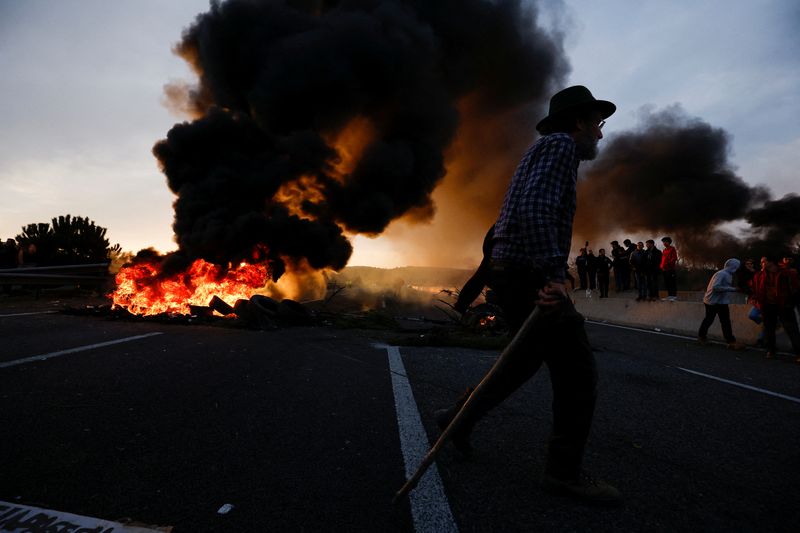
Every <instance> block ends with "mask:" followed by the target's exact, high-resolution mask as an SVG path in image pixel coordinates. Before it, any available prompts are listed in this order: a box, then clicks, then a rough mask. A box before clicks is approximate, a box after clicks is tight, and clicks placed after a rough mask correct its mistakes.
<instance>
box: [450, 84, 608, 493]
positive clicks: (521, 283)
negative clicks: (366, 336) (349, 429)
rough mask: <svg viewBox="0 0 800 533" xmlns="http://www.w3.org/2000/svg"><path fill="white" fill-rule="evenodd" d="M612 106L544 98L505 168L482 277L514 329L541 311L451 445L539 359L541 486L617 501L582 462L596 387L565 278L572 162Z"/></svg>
mask: <svg viewBox="0 0 800 533" xmlns="http://www.w3.org/2000/svg"><path fill="white" fill-rule="evenodd" d="M615 109H616V106H614V104H612V103H611V102H606V101H602V100H596V99H595V98H594V96H592V94H591V92H590V91H589V89H587V88H586V87H583V86H579V85H578V86H573V87H569V88H567V89H564V90H563V91H560V92H558V93H556V94H555V95H554V96H553V97H552V98H551V100H550V110H549V114H548V116H547V117H545V118H544V119H543V120H541V121H540V122H539V124H538V125H537V127H536V129H537V130H538V131H539V133H541V134H542V137H541V138H540V139H539V140H538V141H536V142H535V143H534V144H533V145H532V146H531V147H530V148H529V149H528V151H527V152H526V153H525V155H524V156H523V158H522V160H521V161H520V163H519V166H518V167H517V170H516V172H515V173H514V176H513V178H512V179H511V183H510V185H509V187H508V190H507V192H506V195H505V198H504V200H503V205H502V208H501V210H500V215H499V217H498V219H497V223H496V225H495V234H494V247H493V249H492V266H491V274H490V283H489V286H490V287H491V288H492V290H493V291H494V292H495V294H496V296H497V301H498V303H499V305H500V307H501V308H502V310H503V313H504V316H505V317H506V320H507V321H508V324H509V327H510V330H511V334H516V333H517V332H518V331H519V330H520V328H521V327H522V325H523V323H524V322H525V320H526V319H527V317H528V316H529V315H530V314H531V312H532V311H533V309H534V308H535V307H540V308H541V310H542V311H543V315H542V316H541V318H540V320H539V321H538V322H536V323H535V324H534V325H533V327H532V328H531V329H530V330H529V331H527V332H526V334H525V336H524V337H523V338H521V339H517V341H518V342H519V343H520V344H519V345H518V346H519V347H518V349H516V350H514V351H513V352H509V353H507V354H506V358H507V359H506V360H505V361H506V363H505V365H504V366H503V367H501V370H500V371H499V372H497V373H496V374H494V376H493V379H491V380H489V381H488V382H485V383H483V384H482V387H481V391H482V394H481V395H480V396H478V397H475V398H473V399H472V401H470V406H471V407H472V409H471V410H470V411H469V413H468V414H466V416H465V417H464V419H462V421H461V422H460V423H459V426H458V427H457V428H455V429H454V431H453V439H452V442H453V444H454V445H455V447H456V449H457V450H458V451H459V452H461V453H463V454H465V455H468V454H470V453H471V450H472V448H471V446H470V442H469V439H470V435H471V433H472V430H473V428H474V426H475V424H476V423H477V422H478V421H479V420H480V419H481V418H482V417H483V416H485V415H486V414H487V413H488V412H489V411H490V410H491V409H493V408H494V407H496V406H497V405H499V404H500V403H502V402H503V401H504V400H505V399H506V398H507V397H508V396H509V395H511V394H512V393H513V392H514V391H516V390H517V389H518V388H519V387H520V386H522V385H523V384H524V383H526V382H527V381H528V380H529V379H530V378H531V377H533V376H534V375H535V374H536V372H537V371H538V370H539V368H540V367H541V365H542V363H545V364H547V366H548V369H549V376H550V380H551V383H552V387H553V404H552V408H553V427H552V433H551V437H550V441H549V444H548V451H547V461H546V466H545V470H544V475H543V478H542V487H543V488H544V490H546V491H548V492H553V493H558V494H561V495H565V496H568V497H573V498H576V499H579V500H583V501H588V502H593V503H617V502H619V501H620V499H621V496H620V493H619V491H618V490H617V489H616V488H614V487H612V486H611V485H609V484H607V483H604V482H602V481H600V480H598V479H596V478H593V477H591V476H589V475H587V474H586V473H585V472H584V471H583V468H582V460H583V452H584V447H585V445H586V441H587V439H588V437H589V430H590V428H591V425H592V419H593V416H594V406H595V401H596V396H597V367H596V363H595V359H594V355H593V353H592V348H591V345H590V344H589V339H588V337H587V335H586V330H585V328H584V318H583V316H581V314H580V313H578V312H577V311H576V310H575V307H574V306H573V304H572V301H571V300H570V299H569V297H568V296H567V292H566V288H565V286H564V278H565V272H564V270H565V268H564V267H565V264H566V260H567V256H568V254H569V251H570V243H571V240H572V225H573V218H574V216H575V207H576V199H577V198H576V192H577V180H578V175H577V171H578V165H579V163H580V161H582V160H589V159H593V158H595V157H596V155H597V142H598V141H599V140H600V139H602V138H603V133H602V131H601V129H602V127H603V124H604V123H605V119H606V118H608V117H609V116H610V115H611V114H612V113H613V112H614V110H615ZM469 394H470V393H469V390H468V392H467V393H466V394H465V395H464V396H462V397H461V398H460V399H458V400H457V401H456V403H455V404H454V405H453V406H452V407H449V408H446V409H440V410H439V411H437V412H436V413H435V417H436V423H437V425H438V426H439V427H440V428H441V429H445V428H446V427H447V426H448V425H449V423H450V421H451V420H453V418H454V417H455V416H456V414H457V413H458V412H459V410H460V409H461V406H462V405H463V404H464V403H465V402H466V401H467V399H468V398H469Z"/></svg>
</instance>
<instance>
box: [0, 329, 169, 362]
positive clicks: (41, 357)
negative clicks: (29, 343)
mask: <svg viewBox="0 0 800 533" xmlns="http://www.w3.org/2000/svg"><path fill="white" fill-rule="evenodd" d="M161 334H162V332H160V331H154V332H152V333H145V334H144V335H135V336H133V337H125V338H124V339H116V340H113V341H106V342H98V343H97V344H89V345H87V346H78V347H76V348H69V349H67V350H59V351H57V352H50V353H45V354H42V355H34V356H32V357H25V358H24V359H16V360H14V361H6V362H4V363H0V368H8V367H10V366H17V365H24V364H26V363H35V362H37V361H46V360H47V359H52V358H53V357H59V356H62V355H67V354H71V353H77V352H85V351H87V350H94V349H95V348H103V347H105V346H113V345H114V344H121V343H123V342H131V341H136V340H139V339H146V338H148V337H154V336H156V335H161Z"/></svg>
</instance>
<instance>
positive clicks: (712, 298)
mask: <svg viewBox="0 0 800 533" xmlns="http://www.w3.org/2000/svg"><path fill="white" fill-rule="evenodd" d="M739 264H740V263H739V260H738V259H728V260H727V261H725V266H724V267H723V268H722V270H719V271H717V272H716V273H715V274H714V275H713V276H711V281H709V282H708V287H706V294H705V296H703V305H705V307H706V316H705V318H704V319H703V322H702V323H701V324H700V330H699V331H698V332H697V340H698V341H699V342H700V344H707V343H708V337H707V335H708V328H710V327H711V324H713V323H714V318H715V317H717V316H718V317H719V325H720V326H721V327H722V336H723V337H725V342H727V343H728V348H730V349H732V350H744V348H745V346H744V344H742V343H740V342H736V337H734V336H733V328H731V314H730V310H729V309H728V305H729V304H730V303H731V296H732V295H733V294H735V293H737V292H739V289H738V288H737V287H735V286H734V285H733V274H734V273H735V272H736V271H737V270H738V269H739Z"/></svg>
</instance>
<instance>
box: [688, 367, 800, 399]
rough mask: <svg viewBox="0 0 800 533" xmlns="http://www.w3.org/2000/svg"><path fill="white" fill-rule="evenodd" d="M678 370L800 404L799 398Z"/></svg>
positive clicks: (691, 371) (692, 371)
mask: <svg viewBox="0 0 800 533" xmlns="http://www.w3.org/2000/svg"><path fill="white" fill-rule="evenodd" d="M674 368H677V369H678V370H683V371H684V372H688V373H690V374H695V375H696V376H702V377H704V378H708V379H713V380H715V381H720V382H722V383H727V384H728V385H734V386H736V387H741V388H743V389H747V390H752V391H756V392H760V393H762V394H767V395H769V396H775V397H776V398H783V399H784V400H789V401H790V402H795V403H800V398H795V397H794V396H787V395H786V394H781V393H779V392H772V391H771V390H767V389H761V388H758V387H753V386H752V385H747V384H745V383H739V382H738V381H731V380H729V379H725V378H718V377H717V376H712V375H711V374H704V373H702V372H698V371H696V370H689V369H688V368H681V367H679V366H676V367H674Z"/></svg>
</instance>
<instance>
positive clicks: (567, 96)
mask: <svg viewBox="0 0 800 533" xmlns="http://www.w3.org/2000/svg"><path fill="white" fill-rule="evenodd" d="M579 109H596V110H597V111H600V114H601V115H602V116H603V120H605V119H607V118H608V117H610V116H611V115H613V114H614V111H616V110H617V106H615V105H614V104H612V103H611V102H608V101H606V100H598V99H596V98H595V97H594V96H592V93H591V91H589V89H587V88H586V87H584V86H583V85H573V86H572V87H567V88H566V89H563V90H561V91H558V92H557V93H556V94H554V95H553V97H552V98H550V109H549V111H548V113H547V116H546V117H544V118H543V119H542V120H540V121H539V123H538V124H537V125H536V129H537V130H538V131H541V130H542V128H544V127H545V126H547V124H548V123H549V122H550V121H552V120H553V119H554V118H557V117H558V116H559V115H563V114H564V113H567V112H569V111H577V110H579Z"/></svg>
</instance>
